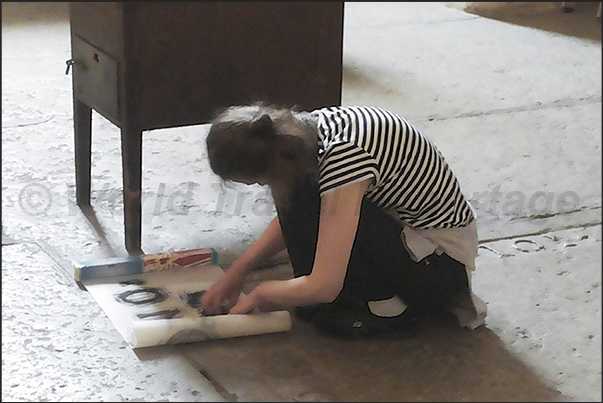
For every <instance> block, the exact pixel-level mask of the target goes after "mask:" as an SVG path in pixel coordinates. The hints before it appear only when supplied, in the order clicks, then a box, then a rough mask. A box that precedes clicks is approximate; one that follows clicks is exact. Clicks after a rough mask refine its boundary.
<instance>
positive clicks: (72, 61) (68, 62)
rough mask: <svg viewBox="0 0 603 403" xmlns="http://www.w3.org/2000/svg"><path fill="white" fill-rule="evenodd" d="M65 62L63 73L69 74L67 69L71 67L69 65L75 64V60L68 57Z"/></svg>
mask: <svg viewBox="0 0 603 403" xmlns="http://www.w3.org/2000/svg"><path fill="white" fill-rule="evenodd" d="M65 63H66V64H67V70H65V75H67V74H69V69H70V68H71V66H73V65H74V64H75V60H73V59H69V60H67V61H66V62H65Z"/></svg>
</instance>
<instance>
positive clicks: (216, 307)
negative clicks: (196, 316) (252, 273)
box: [201, 272, 243, 315]
mask: <svg viewBox="0 0 603 403" xmlns="http://www.w3.org/2000/svg"><path fill="white" fill-rule="evenodd" d="M242 287H243V277H242V276H238V275H232V274H231V275H228V272H227V273H226V274H225V275H224V276H222V277H221V278H220V279H219V280H218V281H216V282H215V283H214V284H213V285H212V286H211V287H210V288H209V289H208V290H207V291H205V292H204V293H203V295H202V296H201V306H202V307H203V310H204V312H206V313H207V314H208V315H219V314H224V313H226V312H227V311H228V309H229V308H230V307H232V306H233V305H235V304H236V303H237V301H238V300H239V295H241V288H242Z"/></svg>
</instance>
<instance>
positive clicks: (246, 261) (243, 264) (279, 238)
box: [228, 217, 285, 276]
mask: <svg viewBox="0 0 603 403" xmlns="http://www.w3.org/2000/svg"><path fill="white" fill-rule="evenodd" d="M283 249H285V239H284V238H283V233H282V231H281V226H280V223H279V221H278V217H275V218H274V219H273V220H272V221H271V222H270V224H268V227H266V229H265V230H264V232H263V233H262V235H260V237H259V238H258V239H257V241H256V242H254V244H253V245H251V247H250V248H249V249H248V250H247V251H246V252H245V253H243V255H241V256H240V257H239V258H238V259H237V260H235V261H234V262H233V263H232V265H231V266H230V268H229V269H228V272H232V274H235V273H236V274H237V275H241V276H244V275H245V274H247V273H249V272H250V271H252V270H254V269H257V268H258V267H260V266H261V265H262V264H263V263H265V262H266V261H268V259H270V258H271V257H273V256H274V255H276V254H277V253H279V252H280V251H282V250H283Z"/></svg>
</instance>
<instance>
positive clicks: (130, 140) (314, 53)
mask: <svg viewBox="0 0 603 403" xmlns="http://www.w3.org/2000/svg"><path fill="white" fill-rule="evenodd" d="M69 4H70V26H71V49H72V61H73V76H72V78H73V101H74V129H75V170H76V197H77V203H78V205H80V206H88V205H90V174H91V163H90V161H91V160H90V153H91V140H92V138H91V112H92V109H94V110H96V111H97V112H98V113H100V114H101V115H102V116H104V117H105V118H107V119H108V120H109V121H111V122H112V123H113V124H115V125H117V126H118V127H119V128H120V130H121V143H122V144H121V145H122V164H123V194H124V220H125V222H124V225H125V242H126V249H127V250H128V251H129V252H130V253H141V252H142V251H141V204H140V202H141V180H142V140H143V132H144V131H146V130H152V129H160V128H167V127H175V126H185V125H193V124H203V123H207V122H209V120H210V119H211V117H212V116H213V115H214V113H215V111H216V110H218V109H220V108H223V107H227V106H230V105H234V104H247V103H252V102H256V101H263V102H266V103H270V104H277V105H280V106H295V107H297V108H298V109H304V110H310V109H314V108H318V107H322V106H329V105H339V104H340V103H341V79H342V46H343V10H344V8H343V2H335V3H333V2H324V3H321V2H148V3H147V2H140V3H138V2H124V3H112V2H97V3H95V2H89V3H83V2H82V3H77V2H74V3H69Z"/></svg>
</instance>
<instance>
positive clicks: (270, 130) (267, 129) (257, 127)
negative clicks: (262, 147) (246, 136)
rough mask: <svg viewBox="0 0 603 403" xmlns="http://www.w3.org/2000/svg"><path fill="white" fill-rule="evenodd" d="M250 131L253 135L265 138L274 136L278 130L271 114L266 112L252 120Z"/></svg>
mask: <svg viewBox="0 0 603 403" xmlns="http://www.w3.org/2000/svg"><path fill="white" fill-rule="evenodd" d="M250 132H251V135H253V136H258V137H265V138H269V137H274V136H275V135H276V131H275V127H274V124H273V123H272V119H271V118H270V115H268V114H267V113H265V114H264V115H262V117H260V118H259V119H257V120H254V121H252V122H251V125H250Z"/></svg>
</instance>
